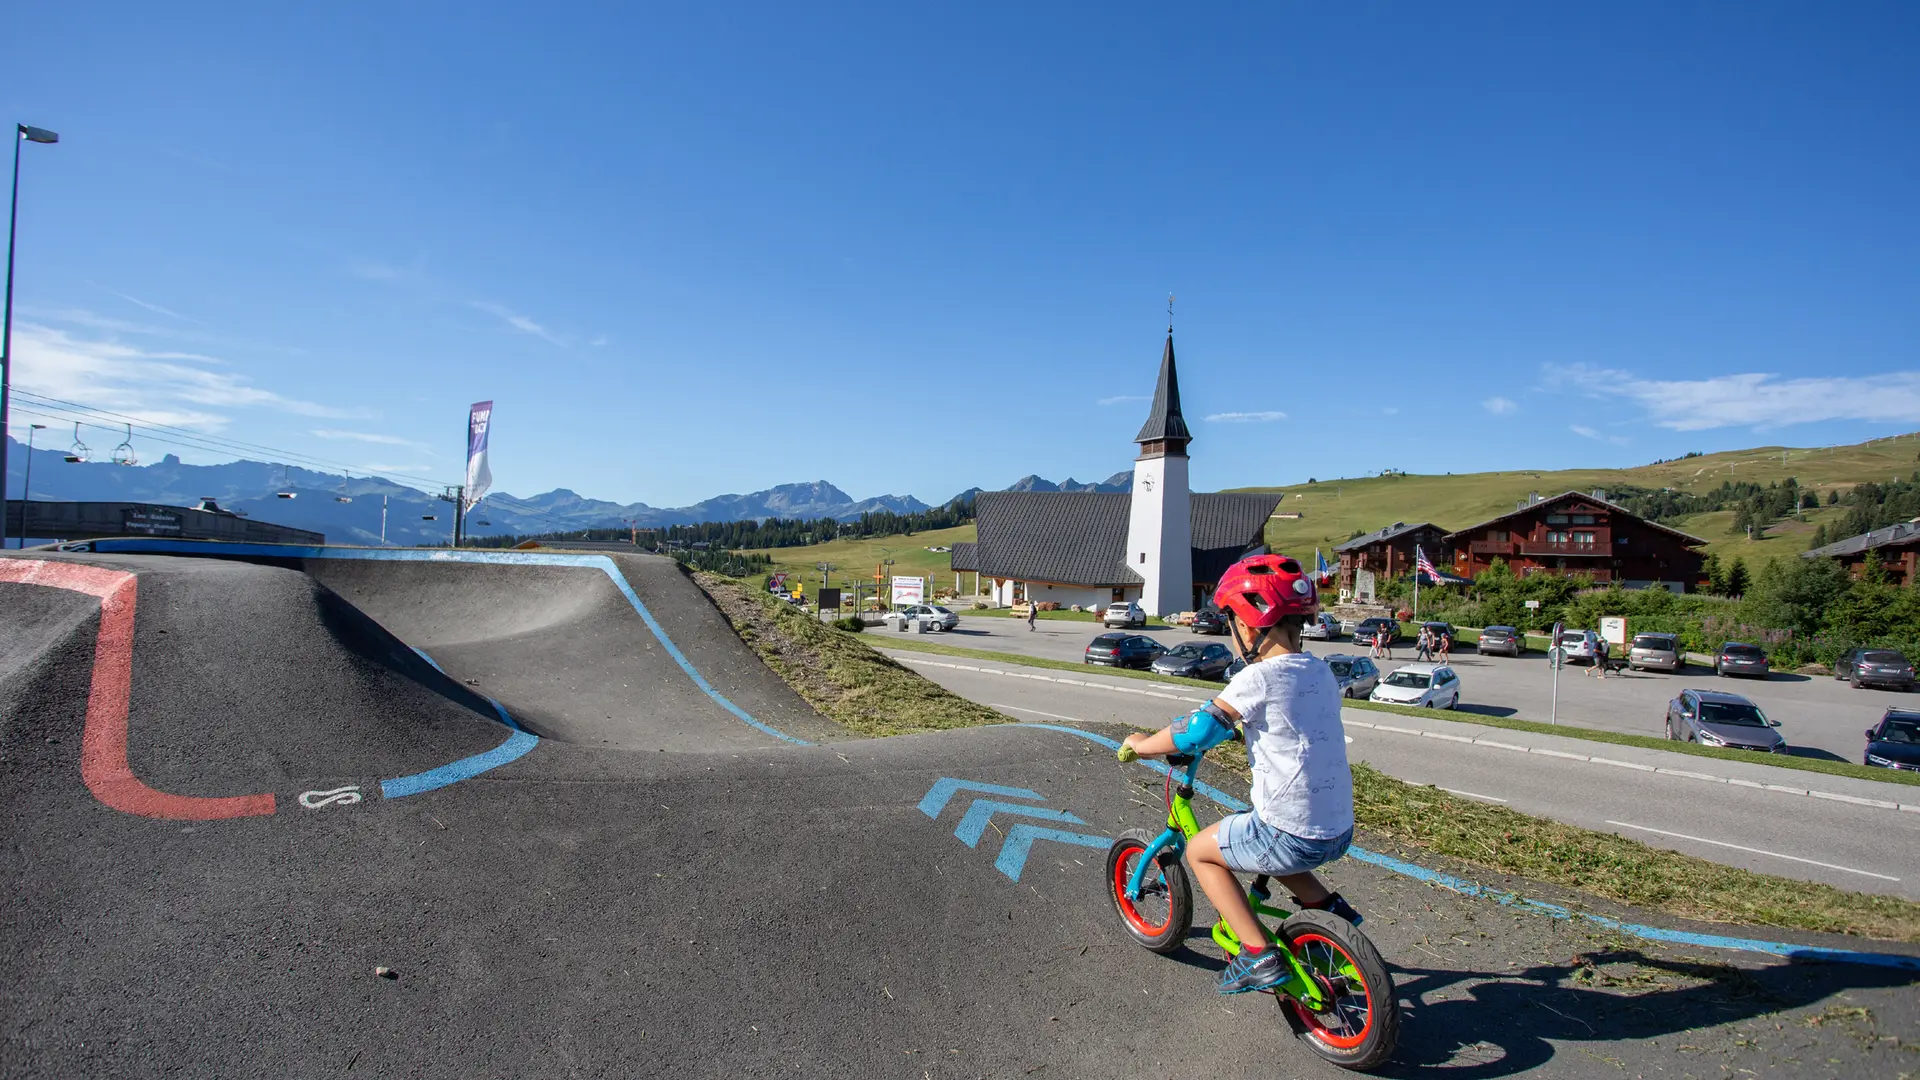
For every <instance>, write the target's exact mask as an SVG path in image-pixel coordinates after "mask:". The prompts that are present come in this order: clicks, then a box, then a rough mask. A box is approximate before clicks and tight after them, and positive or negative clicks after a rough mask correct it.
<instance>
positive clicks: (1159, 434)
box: [1133, 330, 1193, 446]
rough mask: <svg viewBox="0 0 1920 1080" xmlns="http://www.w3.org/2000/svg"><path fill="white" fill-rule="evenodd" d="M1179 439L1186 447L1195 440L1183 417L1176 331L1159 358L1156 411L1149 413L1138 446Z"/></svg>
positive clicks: (1170, 334) (1168, 337) (1154, 407)
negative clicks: (1175, 352) (1175, 356)
mask: <svg viewBox="0 0 1920 1080" xmlns="http://www.w3.org/2000/svg"><path fill="white" fill-rule="evenodd" d="M1170 439H1178V440H1180V442H1181V444H1182V445H1183V446H1184V445H1185V444H1186V443H1187V442H1189V441H1191V440H1192V439H1193V432H1191V431H1188V430H1187V419H1186V417H1184V416H1181V415H1180V374H1179V372H1177V371H1175V370H1174V366H1173V331H1172V330H1168V331H1167V348H1166V351H1164V352H1162V353H1161V354H1160V382H1159V383H1158V384H1157V385H1156V386H1155V387H1154V388H1153V408H1151V409H1149V410H1147V422H1146V423H1145V424H1142V425H1141V426H1140V434H1138V435H1135V436H1134V437H1133V441H1134V442H1137V443H1144V442H1155V441H1160V440H1170Z"/></svg>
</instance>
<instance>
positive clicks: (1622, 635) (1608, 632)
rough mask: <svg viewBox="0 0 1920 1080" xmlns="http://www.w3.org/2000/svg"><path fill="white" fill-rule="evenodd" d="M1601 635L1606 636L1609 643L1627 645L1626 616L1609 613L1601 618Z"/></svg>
mask: <svg viewBox="0 0 1920 1080" xmlns="http://www.w3.org/2000/svg"><path fill="white" fill-rule="evenodd" d="M1600 636H1601V637H1603V638H1605V639H1606V640H1607V644H1609V645H1625V644H1626V643H1627V620H1626V617H1625V616H1621V615H1608V616H1606V617H1605V618H1603V619H1601V620H1600Z"/></svg>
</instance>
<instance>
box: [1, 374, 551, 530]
mask: <svg viewBox="0 0 1920 1080" xmlns="http://www.w3.org/2000/svg"><path fill="white" fill-rule="evenodd" d="M14 392H15V394H17V395H18V396H20V397H22V398H28V399H31V400H32V403H33V404H38V405H40V406H41V408H33V407H31V406H30V405H29V403H28V402H27V401H20V402H17V403H16V405H15V407H14V411H16V412H19V413H23V414H27V415H32V416H38V417H41V418H43V419H49V420H58V421H61V422H63V423H65V422H69V421H72V422H73V425H74V449H75V450H79V451H84V452H85V453H86V454H89V455H90V454H91V453H92V450H91V449H90V448H89V447H87V445H86V444H85V443H83V442H81V441H80V439H79V434H80V427H81V425H82V424H83V423H88V422H92V423H94V424H96V425H98V424H99V422H100V421H99V419H98V417H99V416H111V417H115V418H119V417H123V416H124V415H125V414H123V413H115V412H113V411H112V410H109V409H99V408H95V407H94V406H90V405H83V404H80V403H78V402H71V401H66V400H65V399H61V398H51V397H47V396H46V395H42V394H35V393H32V392H31V391H23V390H19V389H17V388H16V390H15V391H14ZM47 410H53V411H47ZM76 414H78V415H81V416H83V417H84V418H85V419H83V420H74V416H75V415H76ZM95 414H98V415H95ZM123 423H125V424H127V426H128V431H129V436H131V431H132V429H134V428H138V429H140V431H141V433H142V435H143V436H144V437H145V438H147V439H150V440H152V441H154V442H157V443H161V444H163V445H168V446H180V447H186V448H190V449H195V450H207V451H212V452H215V453H264V454H268V455H272V456H275V457H280V458H290V459H293V460H294V461H296V462H298V463H300V464H303V465H306V466H308V467H318V468H331V467H338V468H342V469H346V468H348V467H349V466H347V465H346V464H345V463H343V462H337V461H332V460H329V459H326V458H316V457H313V456H311V455H307V454H300V453H295V452H293V451H288V450H282V449H280V448H278V447H273V446H265V445H262V444H259V443H247V442H241V441H239V440H231V439H225V438H222V437H220V436H213V435H206V434H204V433H202V432H197V431H191V430H187V429H182V428H176V427H173V426H171V425H167V424H149V423H146V422H144V421H123ZM162 432H172V433H177V434H174V435H168V434H162ZM73 459H74V455H73V454H72V453H70V454H69V460H73ZM79 460H81V461H86V460H90V459H89V458H87V457H81V458H79ZM279 464H282V465H285V464H286V462H285V461H281V462H279ZM364 471H365V472H366V473H368V474H370V475H375V476H381V477H386V478H388V479H393V480H403V481H412V482H413V483H410V484H406V485H404V486H408V487H413V486H414V484H429V485H433V486H436V487H440V486H444V485H442V484H440V483H439V482H438V481H435V480H432V479H430V478H427V477H424V476H413V475H411V474H408V473H399V472H390V471H387V470H382V469H368V470H364ZM415 490H419V489H418V488H415ZM426 494H432V492H426ZM487 498H488V499H490V500H492V501H493V502H495V503H497V504H499V505H501V506H502V507H504V508H506V509H509V510H512V511H514V512H515V513H518V514H520V515H522V516H524V517H531V518H536V519H539V520H542V521H545V522H547V523H549V524H551V525H552V526H554V527H555V528H557V529H561V530H569V529H577V528H578V527H579V524H578V523H577V522H574V521H570V520H568V519H566V518H562V517H559V516H557V515H555V514H553V513H552V512H551V511H548V510H543V509H541V508H540V507H537V506H532V505H529V504H527V503H524V502H521V501H520V500H518V499H513V498H509V497H506V496H503V495H500V494H498V493H489V494H488V495H487Z"/></svg>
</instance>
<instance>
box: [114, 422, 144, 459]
mask: <svg viewBox="0 0 1920 1080" xmlns="http://www.w3.org/2000/svg"><path fill="white" fill-rule="evenodd" d="M112 457H113V463H114V464H115V465H138V464H140V459H139V458H138V457H135V456H134V453H133V425H132V424H128V425H127V437H126V438H125V439H122V440H121V441H120V445H119V446H116V447H114V448H113V455H112Z"/></svg>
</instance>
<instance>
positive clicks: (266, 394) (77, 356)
mask: <svg viewBox="0 0 1920 1080" xmlns="http://www.w3.org/2000/svg"><path fill="white" fill-rule="evenodd" d="M14 337H15V340H14V348H15V349H16V353H15V355H16V357H17V358H18V364H19V370H18V371H16V372H15V373H14V384H15V385H16V386H18V387H19V388H20V389H22V390H25V391H29V392H32V393H35V394H39V395H42V396H44V397H51V398H62V399H65V400H68V401H75V402H79V403H81V404H83V405H89V406H92V407H95V408H100V409H109V410H112V411H114V412H119V413H125V414H127V415H128V416H131V417H133V418H134V419H135V420H136V422H142V423H153V424H171V425H175V426H179V427H193V428H199V429H201V430H206V431H219V430H220V429H222V428H224V427H225V426H226V425H227V424H228V422H229V421H230V420H231V417H229V416H227V415H226V414H225V413H223V412H219V411H217V410H221V409H244V408H268V409H274V410H277V411H279V412H285V413H293V414H295V415H298V416H313V417H324V418H328V419H365V418H367V417H368V415H369V414H368V413H367V411H366V410H363V409H339V408H334V407H332V406H329V405H322V404H319V403H318V402H312V401H302V400H300V399H298V398H290V397H287V396H285V395H282V394H277V393H274V392H273V391H271V390H264V389H262V388H260V387H258V386H255V385H253V384H252V383H251V382H250V381H248V379H247V378H246V376H244V375H241V374H238V373H236V372H233V371H227V370H213V371H209V370H207V367H208V366H220V367H224V366H226V365H224V363H223V362H222V361H220V360H219V359H217V358H215V357H209V356H200V355H198V354H195V353H183V352H165V351H152V350H148V349H144V348H141V347H139V346H136V345H130V344H126V343H124V342H119V341H90V340H85V339H82V338H79V337H76V336H74V335H72V334H69V333H67V332H66V331H64V330H58V329H54V328H52V327H47V326H41V325H39V324H36V323H24V324H22V325H20V326H18V327H15V328H14ZM196 365H199V366H196Z"/></svg>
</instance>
